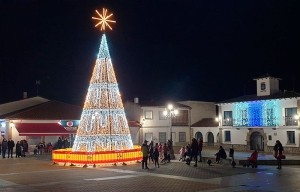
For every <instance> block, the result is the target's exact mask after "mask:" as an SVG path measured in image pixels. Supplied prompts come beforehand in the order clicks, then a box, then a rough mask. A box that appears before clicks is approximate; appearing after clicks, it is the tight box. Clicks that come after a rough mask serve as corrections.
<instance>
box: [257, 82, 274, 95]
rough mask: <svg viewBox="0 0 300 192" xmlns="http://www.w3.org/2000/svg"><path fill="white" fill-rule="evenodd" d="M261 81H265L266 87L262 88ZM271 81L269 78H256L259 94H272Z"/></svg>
mask: <svg viewBox="0 0 300 192" xmlns="http://www.w3.org/2000/svg"><path fill="white" fill-rule="evenodd" d="M261 83H265V85H266V89H265V90H261V87H260V85H261ZM270 90H271V88H270V81H269V78H263V79H257V80H256V91H257V96H265V95H270V93H271V92H270Z"/></svg>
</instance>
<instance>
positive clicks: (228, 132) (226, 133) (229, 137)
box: [225, 131, 231, 141]
mask: <svg viewBox="0 0 300 192" xmlns="http://www.w3.org/2000/svg"><path fill="white" fill-rule="evenodd" d="M225 141H231V135H230V131H225Z"/></svg>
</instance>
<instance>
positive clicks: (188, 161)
mask: <svg viewBox="0 0 300 192" xmlns="http://www.w3.org/2000/svg"><path fill="white" fill-rule="evenodd" d="M185 151H186V152H185V158H186V164H187V165H190V164H191V155H192V149H191V148H190V147H189V146H186V148H185Z"/></svg>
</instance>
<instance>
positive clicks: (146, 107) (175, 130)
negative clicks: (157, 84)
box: [124, 98, 216, 146]
mask: <svg viewBox="0 0 300 192" xmlns="http://www.w3.org/2000/svg"><path fill="white" fill-rule="evenodd" d="M168 104H169V103H168V102H148V103H142V104H140V103H139V102H138V99H137V98H135V102H130V101H127V102H125V103H124V108H125V112H126V117H127V118H128V120H137V121H139V122H140V123H141V125H142V126H141V128H140V131H139V135H140V139H139V140H140V141H141V142H142V141H144V140H145V139H146V140H148V141H153V142H154V143H165V142H166V141H167V140H168V139H171V133H172V140H173V145H174V146H181V145H186V144H187V143H190V141H191V139H192V138H193V137H194V135H195V134H194V133H193V132H192V131H191V124H192V123H195V122H197V121H199V120H201V119H203V118H215V116H216V106H215V104H214V103H213V102H202V101H181V102H174V103H172V105H173V107H174V108H175V109H177V110H178V114H177V115H176V116H175V117H173V118H168V117H166V116H165V115H164V111H165V109H166V108H167V105H168Z"/></svg>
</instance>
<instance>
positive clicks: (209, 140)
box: [207, 132, 215, 146]
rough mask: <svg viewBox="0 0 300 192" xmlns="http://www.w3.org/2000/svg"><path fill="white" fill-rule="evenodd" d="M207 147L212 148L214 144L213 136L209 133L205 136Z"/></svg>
mask: <svg viewBox="0 0 300 192" xmlns="http://www.w3.org/2000/svg"><path fill="white" fill-rule="evenodd" d="M207 145H208V146H214V145H215V142H214V134H212V132H209V133H208V134H207Z"/></svg>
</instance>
